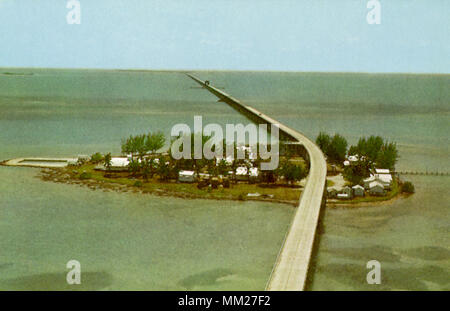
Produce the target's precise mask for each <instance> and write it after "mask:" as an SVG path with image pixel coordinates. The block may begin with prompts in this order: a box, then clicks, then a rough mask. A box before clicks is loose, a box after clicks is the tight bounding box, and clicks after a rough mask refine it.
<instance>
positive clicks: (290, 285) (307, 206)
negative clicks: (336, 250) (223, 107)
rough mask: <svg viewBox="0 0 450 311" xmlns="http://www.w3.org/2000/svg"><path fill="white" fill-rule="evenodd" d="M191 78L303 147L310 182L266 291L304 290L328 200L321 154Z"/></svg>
mask: <svg viewBox="0 0 450 311" xmlns="http://www.w3.org/2000/svg"><path fill="white" fill-rule="evenodd" d="M188 76H189V77H190V78H191V79H193V80H194V81H196V82H197V83H198V84H200V85H201V86H203V87H204V88H205V89H207V90H208V91H210V92H211V93H213V94H214V95H216V96H217V97H218V98H219V101H223V102H225V103H227V104H228V105H230V106H231V107H233V108H234V109H236V110H237V111H239V112H240V113H242V114H244V115H245V116H246V117H248V118H249V119H251V120H252V121H254V122H255V123H257V124H268V125H271V124H276V125H277V126H278V127H279V129H280V140H283V139H284V140H288V141H292V142H298V143H300V144H301V145H302V146H303V148H304V150H305V159H306V160H307V161H309V163H310V170H309V175H308V179H307V182H306V185H305V189H304V191H303V193H302V195H301V197H300V202H299V204H298V208H297V211H296V213H295V215H294V219H293V221H292V224H291V226H290V228H289V232H288V234H287V236H286V239H285V241H284V244H283V246H282V249H281V251H280V254H279V256H278V258H277V261H276V263H275V266H274V269H273V271H272V275H271V277H270V280H269V282H268V285H267V288H266V289H267V290H278V291H280V290H286V291H301V290H304V288H305V285H306V284H305V283H306V278H307V275H308V269H309V264H310V259H311V254H312V250H313V247H314V240H315V234H316V228H317V224H318V221H319V215H320V210H321V207H322V200H325V198H324V191H325V181H326V174H327V165H326V161H325V157H324V155H323V154H322V151H321V150H320V148H319V147H318V146H316V145H315V144H314V143H313V142H312V141H311V140H309V139H308V138H307V137H305V136H304V135H303V134H301V133H299V132H297V131H295V130H293V129H291V128H289V127H287V126H285V125H284V124H282V123H281V122H279V121H277V120H275V119H273V118H271V117H269V116H267V115H265V114H263V113H261V112H260V111H258V110H256V109H255V108H253V107H250V106H247V105H244V104H243V103H241V102H240V101H239V100H237V99H235V98H234V97H232V96H230V95H228V94H227V93H225V92H223V91H221V90H219V89H217V88H215V87H213V86H212V85H210V84H209V82H205V81H202V80H200V79H198V78H196V77H194V76H193V75H190V74H188Z"/></svg>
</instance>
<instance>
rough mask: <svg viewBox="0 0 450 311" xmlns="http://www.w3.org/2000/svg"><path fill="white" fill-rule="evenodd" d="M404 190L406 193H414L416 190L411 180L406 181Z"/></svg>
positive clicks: (403, 185)
mask: <svg viewBox="0 0 450 311" xmlns="http://www.w3.org/2000/svg"><path fill="white" fill-rule="evenodd" d="M402 192H404V193H414V192H415V189H414V185H413V184H412V183H411V182H410V181H405V182H404V183H403V184H402Z"/></svg>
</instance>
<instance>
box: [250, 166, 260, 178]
mask: <svg viewBox="0 0 450 311" xmlns="http://www.w3.org/2000/svg"><path fill="white" fill-rule="evenodd" d="M249 175H250V179H251V180H252V181H257V180H259V169H258V168H257V167H252V168H250V169H249Z"/></svg>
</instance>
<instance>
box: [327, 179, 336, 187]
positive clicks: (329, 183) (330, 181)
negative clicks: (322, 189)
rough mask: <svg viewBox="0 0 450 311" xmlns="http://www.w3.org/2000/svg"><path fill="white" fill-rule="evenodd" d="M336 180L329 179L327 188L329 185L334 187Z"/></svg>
mask: <svg viewBox="0 0 450 311" xmlns="http://www.w3.org/2000/svg"><path fill="white" fill-rule="evenodd" d="M334 184H335V183H334V181H332V180H329V179H327V188H328V187H333V186H334Z"/></svg>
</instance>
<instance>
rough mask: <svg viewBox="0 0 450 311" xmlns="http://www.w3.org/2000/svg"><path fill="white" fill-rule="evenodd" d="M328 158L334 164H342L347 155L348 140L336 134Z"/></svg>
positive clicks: (329, 147)
mask: <svg viewBox="0 0 450 311" xmlns="http://www.w3.org/2000/svg"><path fill="white" fill-rule="evenodd" d="M326 154H327V156H328V159H330V160H331V161H333V162H342V161H344V160H345V155H346V154H347V140H346V139H345V138H344V137H343V136H342V135H339V134H335V135H334V136H333V138H332V139H331V142H330V145H329V146H328V148H327V153H326Z"/></svg>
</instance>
